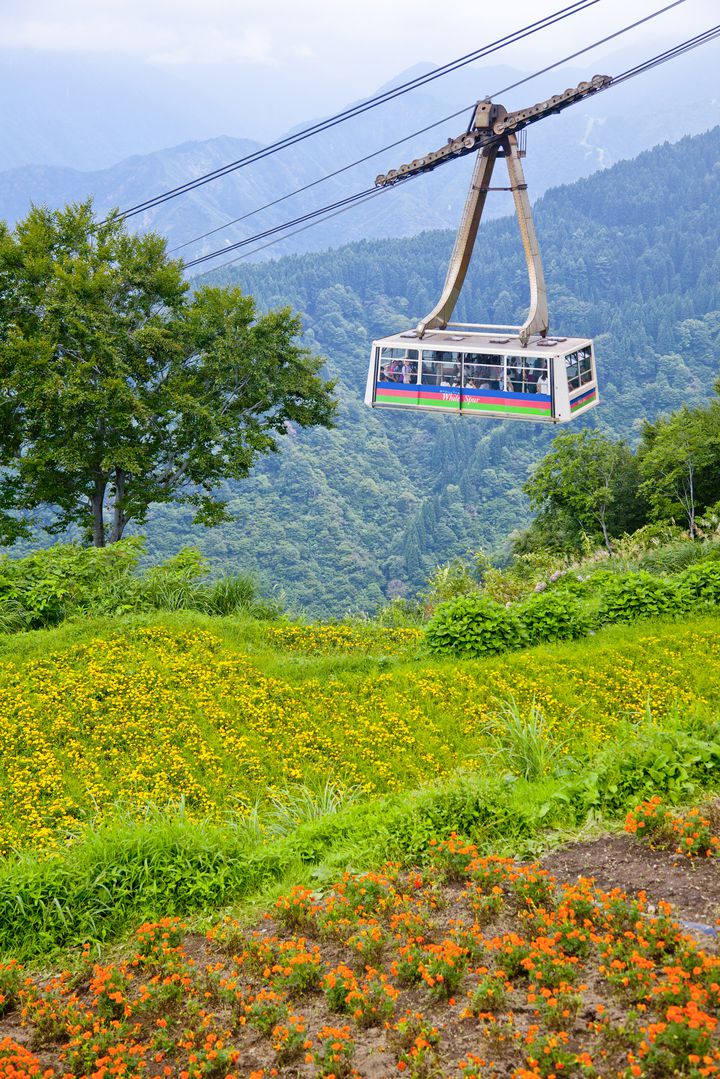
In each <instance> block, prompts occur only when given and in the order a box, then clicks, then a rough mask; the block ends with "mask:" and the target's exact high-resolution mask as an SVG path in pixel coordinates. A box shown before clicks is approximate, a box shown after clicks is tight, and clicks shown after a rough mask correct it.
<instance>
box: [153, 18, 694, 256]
mask: <svg viewBox="0 0 720 1079" xmlns="http://www.w3.org/2000/svg"><path fill="white" fill-rule="evenodd" d="M678 2H681V3H682V2H684V0H678ZM467 111H468V108H467V107H466V108H464V109H458V111H457V112H452V113H450V115H449V116H444V117H443V119H442V120H436V121H435V122H434V123H432V124H428V125H427V127H421V128H420V130H419V131H413V133H412V135H405V136H404V137H403V138H402V139H398V140H397V141H396V142H391V143H389V144H388V145H387V146H383V147H382V149H381V150H373V152H372V153H371V154H366V155H365V157H359V158H358V159H357V161H351V162H350V164H349V165H343V166H342V168H340V169H335V171H334V172H328V173H326V174H325V175H324V176H320V177H318V179H317V180H312V181H311V182H310V183H309V184H304V185H303V187H297V188H295V190H294V191H288V193H287V195H281V196H280V197H279V198H277V199H273V200H272V202H266V203H265V205H264V206H258V207H257V208H256V209H255V210H248V212H247V213H246V214H242V215H241V216H240V217H234V218H233V219H232V221H226V222H225V224H224V225H218V226H217V227H216V228H214V229H209V230H208V231H207V232H203V233H201V234H200V235H199V236H193V238H192V239H191V240H186V241H185V243H182V244H178V245H177V247H171V248H169V249H168V254H172V253H173V252H174V251H181V250H182V249H183V247H189V246H190V244H194V243H198V242H199V241H200V240H204V239H206V238H207V237H208V236H214V235H215V234H216V233H217V232H222V231H223V230H224V229H227V228H230V227H231V226H232V225H237V224H239V223H240V222H241V221H245V220H246V219H247V218H248V217H254V216H255V214H259V213H262V211H263V210H269V209H271V207H273V206H277V205H278V204H279V203H281V202H286V201H287V199H291V198H292V197H293V196H294V195H301V194H302V193H303V192H304V191H309V190H310V189H311V188H313V187H317V186H318V184H324V183H325V181H326V180H332V179H334V177H336V176H340V175H341V174H342V173H343V172H347V171H348V170H349V169H354V168H355V167H356V165H364V164H365V162H366V161H371V160H372V158H374V157H378V156H379V155H380V154H384V153H386V151H388V150H394V149H395V148H396V147H398V146H402V144H403V143H404V142H408V141H409V140H410V139H414V138H416V137H417V136H418V135H425V134H426V133H427V132H428V131H432V130H433V128H435V127H440V125H441V124H446V123H447V122H448V121H449V120H457V118H458V116H464V115H465V113H466V112H467Z"/></svg>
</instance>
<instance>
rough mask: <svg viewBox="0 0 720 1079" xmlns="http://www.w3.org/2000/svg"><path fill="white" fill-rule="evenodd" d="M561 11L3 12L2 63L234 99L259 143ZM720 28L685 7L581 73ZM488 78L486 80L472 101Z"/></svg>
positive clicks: (547, 51)
mask: <svg viewBox="0 0 720 1079" xmlns="http://www.w3.org/2000/svg"><path fill="white" fill-rule="evenodd" d="M565 2H566V0H543V2H542V3H538V0H509V2H505V3H500V4H497V3H490V2H488V0H485V2H484V3H483V2H482V0H481V2H478V0H443V2H442V3H439V2H438V0H433V2H431V0H363V2H362V3H353V2H347V0H346V2H344V3H338V2H337V0H302V2H301V3H298V2H297V0H263V2H262V3H257V2H256V0H253V2H252V3H249V2H248V0H0V52H1V53H2V54H4V55H5V56H7V55H8V54H14V61H15V67H14V70H16V71H17V70H20V71H22V69H23V64H24V63H26V62H27V64H28V70H29V69H30V65H31V64H32V63H33V62H35V63H37V61H38V59H39V60H40V61H42V60H43V58H44V57H48V56H51V57H53V58H55V59H57V58H64V59H65V60H67V61H68V62H70V63H72V64H76V65H78V66H79V67H81V66H82V65H83V64H84V63H86V62H88V61H90V60H92V61H93V62H97V61H98V60H100V61H102V62H104V63H108V64H109V65H110V66H111V67H112V68H113V70H115V69H116V68H117V67H118V66H120V67H121V68H122V66H123V65H125V66H126V67H127V70H128V71H145V72H147V73H148V74H152V75H153V77H158V76H159V77H160V78H163V77H165V78H166V79H167V80H168V83H169V84H172V85H174V86H177V87H181V86H185V87H187V88H190V89H191V90H194V91H196V92H198V93H200V92H202V93H209V94H210V95H212V93H215V94H216V95H217V96H222V97H223V98H226V97H227V95H228V94H233V93H236V94H237V96H238V98H239V99H242V106H243V111H244V115H245V116H246V124H245V134H247V135H249V136H251V137H255V138H262V137H273V136H274V135H276V134H278V133H279V132H281V131H284V130H287V129H288V128H289V127H292V126H293V125H294V124H299V123H301V122H303V121H305V120H307V119H308V118H310V117H312V116H314V115H321V114H327V113H330V112H332V111H334V110H335V109H337V108H339V107H341V106H342V105H344V104H346V103H347V102H349V101H353V100H356V99H357V98H360V97H363V96H365V95H367V94H371V93H373V92H374V91H375V90H376V89H377V88H378V87H379V86H381V85H382V84H383V83H385V82H386V81H388V80H390V79H393V78H394V77H396V76H397V75H398V73H399V72H401V71H404V70H406V69H407V68H410V67H412V66H413V65H414V64H417V63H420V62H424V61H425V62H430V63H433V64H437V63H444V62H447V61H448V60H451V59H453V58H454V57H456V56H459V55H462V54H463V53H465V52H467V51H468V50H470V49H473V48H477V47H479V46H480V45H482V44H485V43H488V42H490V41H492V40H494V39H495V38H497V37H499V36H502V35H504V34H507V33H508V32H510V31H512V30H515V29H519V28H520V27H522V26H524V25H526V24H527V23H530V22H532V21H534V20H536V19H537V18H538V17H539V16H541V15H544V14H548V13H550V12H551V11H554V10H557V9H559V8H561V7H563V6H565ZM665 2H667V0H665ZM660 6H663V0H598V2H597V3H596V4H595V5H594V7H593V8H591V9H590V10H588V11H585V12H582V13H580V14H578V15H576V16H574V17H571V18H568V19H566V20H565V21H564V22H562V23H561V24H559V25H558V26H556V27H554V28H552V29H551V30H546V31H543V32H541V33H539V34H536V35H534V36H533V37H532V38H531V39H529V40H528V41H525V42H521V43H518V44H517V45H513V46H512V47H511V48H509V49H505V50H503V51H502V52H501V53H498V54H497V56H496V58H495V59H494V60H493V63H502V64H507V65H509V66H512V67H516V68H519V69H521V70H529V69H530V70H531V69H533V68H536V67H538V66H540V65H541V64H542V63H545V62H549V60H552V59H555V58H556V57H557V56H562V55H563V54H564V53H567V52H571V51H573V50H574V49H576V48H580V47H582V46H583V45H585V44H587V43H589V42H590V41H593V40H595V39H596V38H599V37H601V36H603V35H604V34H606V33H609V32H611V31H612V30H614V29H617V28H618V27H620V26H622V25H625V24H626V23H628V22H631V21H633V20H634V19H636V18H641V17H642V16H643V15H646V14H648V13H649V12H650V11H652V10H654V9H656V8H658V7H660ZM719 14H720V7H719V6H718V0H684V2H683V3H681V4H680V5H679V6H677V7H676V8H674V9H673V10H672V11H670V12H668V13H666V14H665V15H662V16H660V17H659V18H657V19H656V20H654V21H653V22H651V23H649V24H646V26H644V27H642V28H640V29H638V30H637V31H634V32H633V33H632V34H630V35H628V36H627V37H626V38H624V39H622V40H621V43H620V44H618V43H616V44H614V45H612V46H611V47H609V48H605V49H599V50H597V51H596V52H595V53H593V54H591V56H590V57H589V58H588V61H587V65H588V66H589V67H592V70H593V71H597V70H602V68H603V63H602V61H603V59H606V60H607V61H609V60H610V59H612V58H614V57H615V56H616V54H617V51H618V49H622V50H624V56H628V55H632V56H638V57H640V58H644V57H645V56H647V55H651V54H652V53H653V52H655V51H657V50H658V49H659V48H661V47H666V46H669V45H671V44H673V43H675V42H676V41H678V40H680V39H682V38H685V37H688V36H690V35H691V34H693V33H696V32H698V31H699V30H702V29H705V28H707V27H708V26H710V25H712V24H713V23H716V22H718V21H719V20H718V15H719ZM481 77H482V76H481V72H480V71H479V72H478V84H479V91H478V96H480V95H481V94H482V93H484V92H485V90H483V89H482V87H481V81H480V80H481ZM216 133H217V132H216V131H208V135H212V134H216Z"/></svg>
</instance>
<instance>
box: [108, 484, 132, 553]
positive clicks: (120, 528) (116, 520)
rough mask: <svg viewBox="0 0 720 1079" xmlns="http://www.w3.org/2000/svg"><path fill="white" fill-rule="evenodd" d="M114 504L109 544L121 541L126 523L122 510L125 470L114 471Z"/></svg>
mask: <svg viewBox="0 0 720 1079" xmlns="http://www.w3.org/2000/svg"><path fill="white" fill-rule="evenodd" d="M114 486H115V502H114V506H113V523H112V529H111V532H110V542H111V543H117V541H118V540H119V539H122V534H123V532H124V531H125V525H126V524H127V522H128V519H127V515H126V513H125V510H124V509H123V505H122V503H123V499H124V498H125V469H123V468H116V469H115V483H114Z"/></svg>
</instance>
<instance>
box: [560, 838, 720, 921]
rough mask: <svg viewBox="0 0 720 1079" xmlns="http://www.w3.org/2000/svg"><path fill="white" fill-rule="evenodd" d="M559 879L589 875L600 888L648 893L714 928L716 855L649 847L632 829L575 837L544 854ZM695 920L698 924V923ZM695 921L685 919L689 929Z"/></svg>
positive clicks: (719, 879) (719, 878)
mask: <svg viewBox="0 0 720 1079" xmlns="http://www.w3.org/2000/svg"><path fill="white" fill-rule="evenodd" d="M542 864H543V866H544V868H545V869H547V870H549V871H550V872H551V873H552V874H553V876H556V877H557V878H558V880H560V881H574V880H576V879H577V877H580V876H582V877H593V878H594V880H595V884H596V886H597V887H598V888H601V889H602V890H603V891H609V890H610V889H612V888H622V889H623V891H626V892H629V893H632V894H636V893H637V892H639V891H644V892H646V893H647V896H648V900H649V901H650V902H651V903H657V901H658V900H660V899H664V900H666V901H667V902H668V903H672V905H673V907H675V909H676V911H677V913H678V917H679V918H680V919H681V920H682V921H683V922H685V923H695V924H696V925H697V927H698V928H699V927H700V926H706V927H707V928H709V929H710V928H712V929H715V928H716V925H715V922H716V919H717V918H718V917H720V861H717V860H713V859H703V858H695V859H689V858H686V857H684V856H683V855H681V854H674V853H672V852H670V851H662V850H651V849H650V848H649V847H647V846H645V845H644V844H643V843H638V842H637V840H635V839H634V838H633V836H630V835H610V836H602V837H601V838H600V839H594V840H591V841H589V842H586V843H573V844H571V845H570V846H568V847H564V848H562V849H561V850H558V851H554V852H553V853H552V854H550V855H548V856H547V857H546V858H543V860H542ZM698 923H699V924H698ZM694 927H695V925H693V924H691V925H688V926H687V928H688V929H689V930H692V929H693V928H694Z"/></svg>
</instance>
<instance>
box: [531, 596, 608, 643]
mask: <svg viewBox="0 0 720 1079" xmlns="http://www.w3.org/2000/svg"><path fill="white" fill-rule="evenodd" d="M517 613H518V617H519V618H520V623H521V625H522V628H523V631H524V636H525V639H526V640H527V641H528V642H529V643H530V644H543V643H544V642H545V641H569V640H572V639H573V638H575V637H584V636H585V635H586V634H587V633H588V631H589V629H590V628H591V625H592V620H591V618H590V616H589V614H588V612H587V610H586V609H585V608H584V607H583V605H582V604H581V602H580V600H579V599H578V598H577V597H576V596H575V595H573V594H572V593H571V592H569V591H568V590H557V591H550V592H545V593H541V594H540V595H537V596H532V597H531V598H530V599H528V600H526V601H525V603H523V604H522V605H520V606H519V607H518V609H517Z"/></svg>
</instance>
